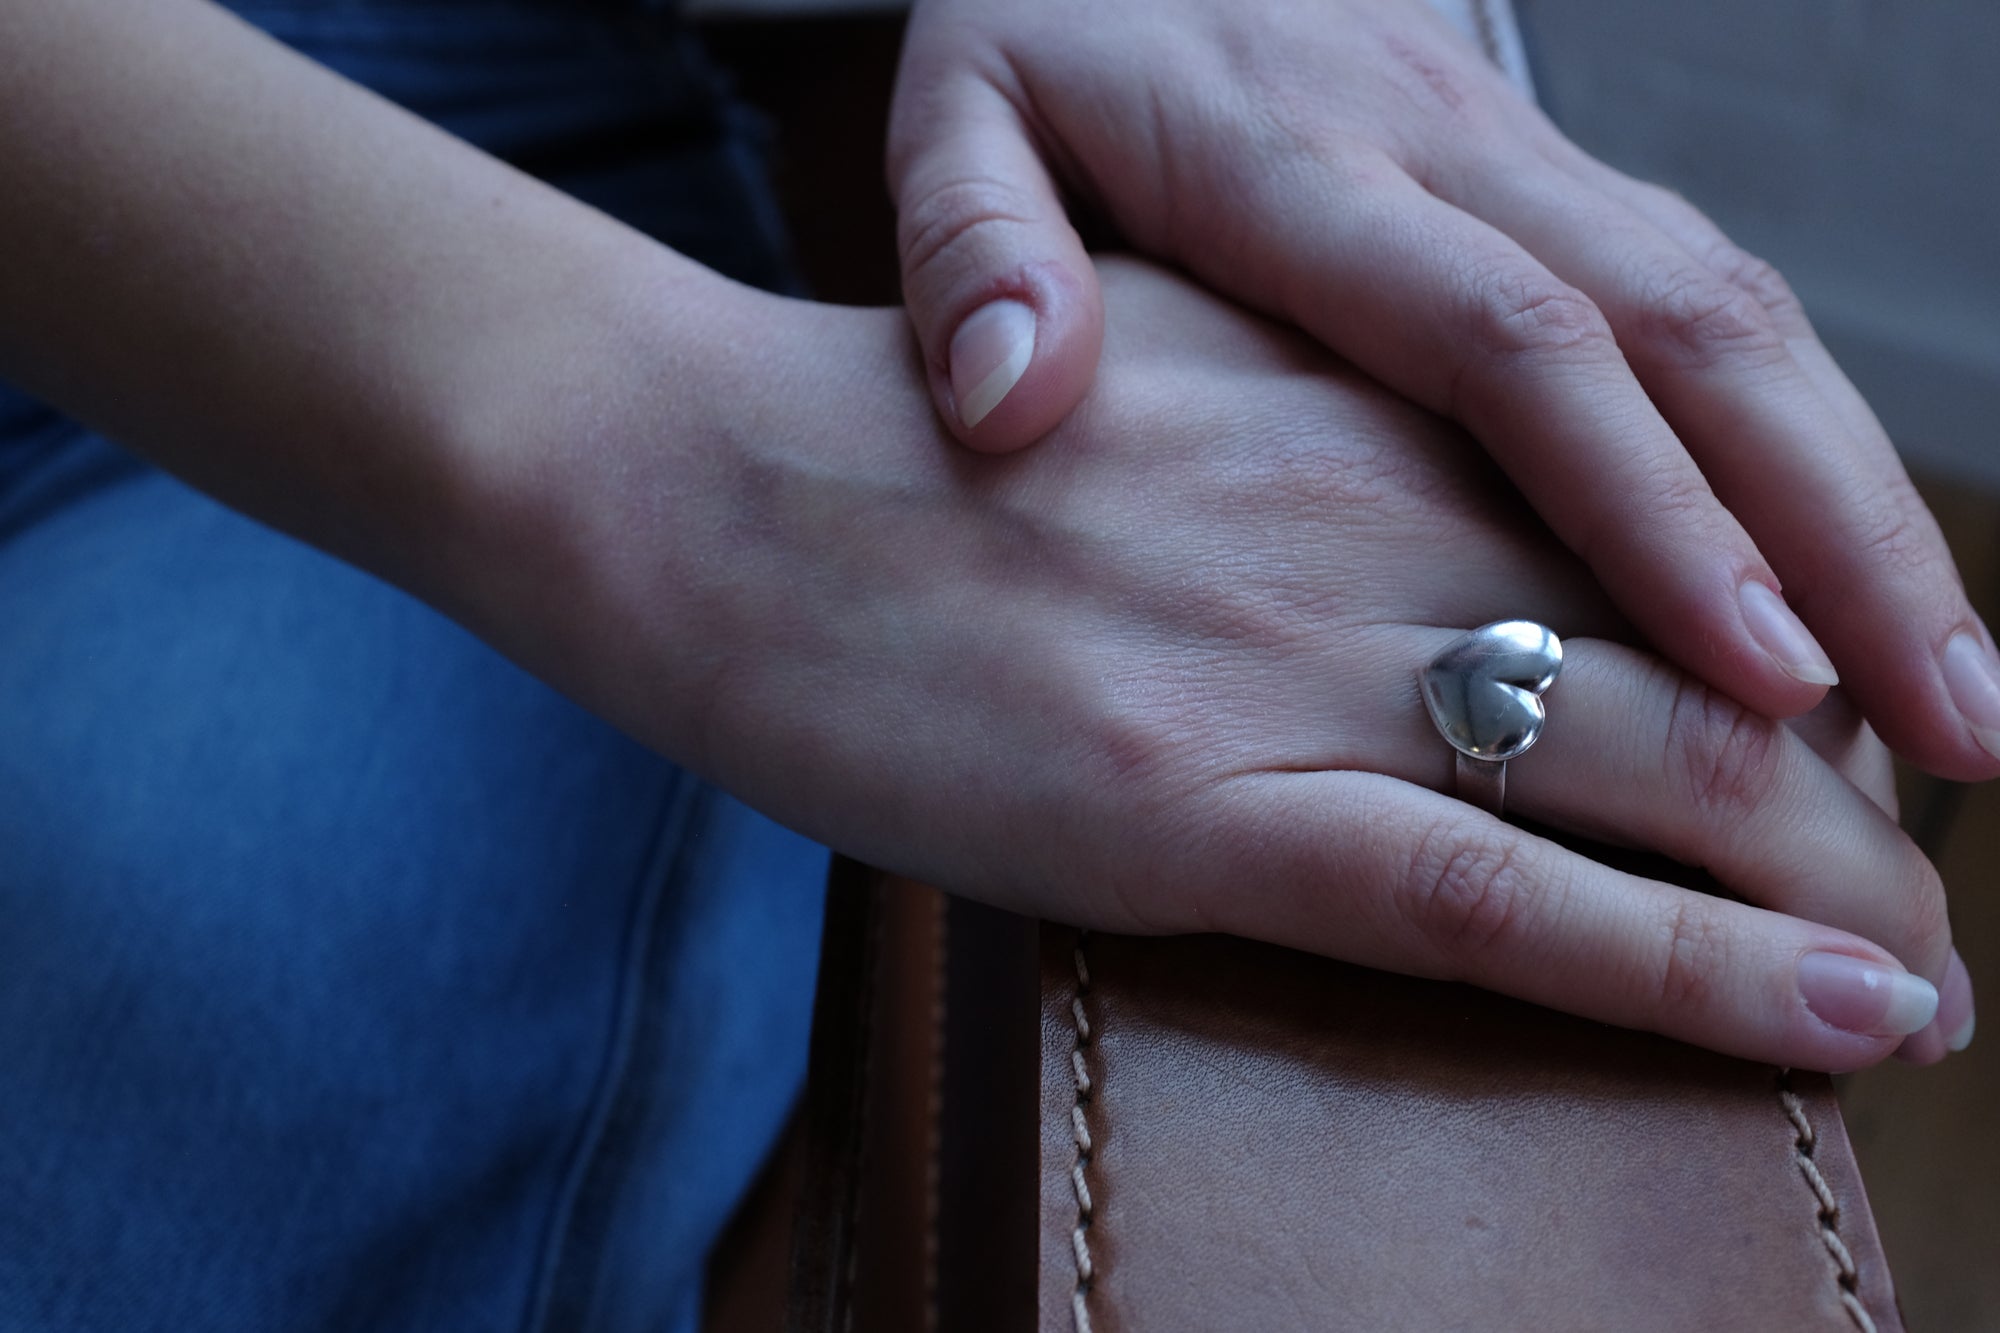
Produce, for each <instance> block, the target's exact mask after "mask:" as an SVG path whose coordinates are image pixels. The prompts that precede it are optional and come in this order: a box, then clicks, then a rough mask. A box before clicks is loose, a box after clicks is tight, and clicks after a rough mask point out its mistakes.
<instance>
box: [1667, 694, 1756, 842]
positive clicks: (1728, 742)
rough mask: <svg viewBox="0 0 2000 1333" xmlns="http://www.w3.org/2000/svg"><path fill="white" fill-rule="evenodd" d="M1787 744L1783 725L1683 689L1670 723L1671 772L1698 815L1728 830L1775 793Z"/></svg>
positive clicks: (1723, 700) (1717, 697)
mask: <svg viewBox="0 0 2000 1333" xmlns="http://www.w3.org/2000/svg"><path fill="white" fill-rule="evenodd" d="M1784 741H1785V737H1784V731H1783V728H1782V725H1781V724H1779V723H1777V722H1773V721H1771V720H1770V719H1769V718H1765V717H1760V716H1759V715H1758V714H1756V713H1753V712H1751V711H1750V710H1749V709H1747V708H1745V707H1743V705H1741V704H1739V703H1737V702H1736V701H1735V700H1733V699H1730V698H1727V697H1725V696H1724V695H1721V694H1718V693H1716V692H1715V691H1714V690H1712V689H1709V688H1708V687H1707V686H1704V685H1696V684H1688V685H1684V686H1682V688H1681V691H1680V694H1679V695H1678V696H1677V697H1676V698H1675V700H1674V708H1673V713H1672V714H1671V716H1670V717H1669V718H1668V721H1667V760H1668V770H1667V771H1669V772H1678V773H1679V774H1680V775H1681V778H1682V780H1683V783H1684V788H1685V791H1686V793H1687V797H1688V800H1689V801H1690V802H1691V803H1692V805H1693V807H1694V809H1695V811H1696V812H1697V813H1698V814H1699V815H1701V816H1702V817H1703V818H1705V819H1706V820H1708V821H1710V822H1712V823H1716V824H1719V825H1721V826H1723V827H1724V828H1727V827H1730V826H1733V825H1735V824H1737V823H1740V822H1741V821H1742V820H1743V819H1744V818H1745V817H1746V816H1748V815H1749V813H1750V812H1751V811H1753V810H1755V809H1756V808H1757V807H1758V805H1759V804H1760V803H1761V802H1762V801H1764V800H1765V799H1766V798H1767V797H1768V795H1769V794H1770V793H1771V792H1772V791H1773V790H1775V788H1776V784H1777V779H1778V776H1779V769H1780V767H1781V765H1782V764H1783V763H1784V755H1785V749H1784Z"/></svg>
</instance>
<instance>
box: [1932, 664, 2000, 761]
mask: <svg viewBox="0 0 2000 1333" xmlns="http://www.w3.org/2000/svg"><path fill="white" fill-rule="evenodd" d="M1944 687H1945V689H1947V690H1949V691H1951V702H1952V704H1953V705H1954V706H1955V707H1956V708H1957V709H1958V715H1959V716H1960V717H1962V718H1964V719H1965V725H1966V726H1968V727H1971V728H1972V734H1973V736H1974V737H1976V738H1977V739H1978V741H1979V744H1980V748H1982V749H1984V750H1985V751H1986V753H1988V754H1990V755H1992V756H1993V757H1994V758H1996V759H2000V662H1995V661H1994V660H1993V654H1991V653H1989V652H1987V651H1986V645H1985V644H1983V643H1981V642H1980V641H1979V637H1978V636H1977V635H1975V634H1972V633H1970V632H1966V633H1961V634H1954V635H1952V637H1951V642H1950V643H1948V644H1946V645H1945V646H1944Z"/></svg>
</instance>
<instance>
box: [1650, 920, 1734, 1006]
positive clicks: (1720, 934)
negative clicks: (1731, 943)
mask: <svg viewBox="0 0 2000 1333" xmlns="http://www.w3.org/2000/svg"><path fill="white" fill-rule="evenodd" d="M1727 941H1728V936H1727V932H1725V931H1724V929H1723V928H1722V925H1721V922H1719V921H1718V920H1717V919H1716V916H1715V914H1714V913H1713V912H1712V911H1710V910H1709V909H1708V907H1707V905H1706V904H1704V903H1702V902H1700V901H1699V900H1697V899H1694V898H1693V897H1692V896H1691V895H1690V896H1688V897H1685V898H1683V899H1682V901H1681V902H1680V903H1679V905H1678V906H1676V908H1675V909H1674V915H1673V919H1672V920H1671V921H1670V922H1669V923H1668V927H1667V932H1666V941H1665V945H1666V947H1665V949H1664V951H1663V952H1662V954H1661V957H1660V964H1659V976H1658V979H1657V986H1656V989H1655V994H1656V995H1657V996H1658V998H1659V1002H1660V1007H1661V1008H1662V1009H1663V1010H1672V1009H1680V1008H1686V1007H1689V1006H1699V1005H1700V1004H1701V1003H1702V1002H1703V1001H1704V1000H1705V999H1706V998H1707V997H1708V995H1709V994H1710V993H1711V992H1712V991H1713V990H1714V988H1715V979H1716V977H1717V976H1719V975H1720V974H1721V972H1722V969H1723V966H1724V963H1725V956H1726V954H1727V949H1728V943H1727Z"/></svg>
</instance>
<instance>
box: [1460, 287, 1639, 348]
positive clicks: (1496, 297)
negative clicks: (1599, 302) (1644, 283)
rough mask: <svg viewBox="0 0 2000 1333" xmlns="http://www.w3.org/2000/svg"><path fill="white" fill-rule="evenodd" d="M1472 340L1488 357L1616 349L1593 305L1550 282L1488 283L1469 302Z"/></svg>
mask: <svg viewBox="0 0 2000 1333" xmlns="http://www.w3.org/2000/svg"><path fill="white" fill-rule="evenodd" d="M1471 320H1472V324H1473V330H1472V332H1473V338H1474V342H1475V344H1476V345H1477V346H1479V347H1481V348H1483V349H1484V350H1485V351H1486V352H1487V353H1488V354H1489V355H1497V356H1501V357H1507V358H1512V357H1518V356H1537V355H1545V354H1548V353H1563V352H1569V351H1575V350H1579V349H1592V350H1597V349H1603V348H1608V347H1611V346H1613V345H1614V340H1613V338H1612V336H1611V326H1610V324H1609V323H1608V322H1606V320H1605V318H1604V314H1603V312H1602V311H1600V310H1598V308H1597V306H1596V304H1595V303H1593V302H1592V301H1591V299H1590V298H1589V297H1587V296H1585V295H1584V294H1583V293H1582V292H1580V291H1578V290H1576V289H1575V288H1574V287H1567V286H1564V285H1563V284H1562V283H1559V282H1556V281H1554V280H1552V279H1544V280H1537V279H1535V278H1513V279H1508V280H1503V281H1496V282H1491V283H1488V284H1487V285H1486V286H1485V287H1484V289H1483V290H1481V291H1480V292H1478V293H1477V294H1476V295H1475V297H1474V298H1473V301H1472V310H1471Z"/></svg>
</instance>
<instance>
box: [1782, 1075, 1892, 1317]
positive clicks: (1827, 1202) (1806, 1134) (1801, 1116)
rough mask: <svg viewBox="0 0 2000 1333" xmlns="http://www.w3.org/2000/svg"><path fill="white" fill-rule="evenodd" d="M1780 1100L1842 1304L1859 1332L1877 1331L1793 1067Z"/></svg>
mask: <svg viewBox="0 0 2000 1333" xmlns="http://www.w3.org/2000/svg"><path fill="white" fill-rule="evenodd" d="M1778 1102H1779V1104H1780V1105H1781V1106H1783V1107H1784V1108H1785V1118H1786V1119H1788V1120H1790V1121H1791V1122H1792V1131H1793V1138H1792V1160H1793V1161H1795V1162H1797V1163H1798V1167H1799V1174H1800V1175H1801V1176H1803V1177H1805V1182H1806V1185H1807V1186H1808V1187H1809V1188H1810V1189H1811V1190H1812V1194H1813V1200H1814V1202H1815V1203H1817V1204H1818V1205H1819V1218H1818V1221H1819V1238H1820V1241H1821V1242H1822V1243H1823V1244H1824V1245H1825V1246H1826V1252H1827V1254H1828V1255H1829V1256H1831V1257H1832V1259H1833V1268H1834V1285H1835V1287H1836V1288H1837V1289H1838V1295H1839V1298H1840V1304H1841V1307H1842V1308H1843V1309H1845V1310H1846V1311H1847V1317H1848V1318H1849V1319H1852V1320H1853V1321H1854V1327H1855V1328H1856V1329H1858V1330H1859V1333H1876V1329H1875V1319H1874V1317H1873V1316H1872V1315H1870V1314H1869V1313H1868V1309H1867V1307H1866V1306H1864V1305H1862V1303H1861V1295H1860V1286H1861V1274H1860V1271H1859V1270H1858V1269H1856V1268H1855V1266H1854V1255H1853V1252H1852V1251H1850V1250H1849V1249H1848V1248H1847V1242H1845V1241H1843V1240H1842V1239H1841V1238H1840V1230H1839V1228H1840V1201H1839V1200H1838V1199H1836V1198H1834V1197H1833V1188H1832V1187H1831V1186H1830V1185H1828V1184H1827V1183H1826V1177H1825V1175H1823V1174H1822V1173H1821V1172H1820V1169H1819V1163H1818V1162H1815V1161H1814V1160H1813V1149H1814V1148H1816V1147H1817V1146H1818V1144H1819V1136H1818V1135H1816V1134H1814V1133H1813V1127H1812V1121H1811V1120H1810V1119H1809V1118H1807V1116H1806V1104H1805V1102H1804V1101H1802V1100H1801V1099H1800V1097H1799V1095H1798V1093H1796V1092H1794V1091H1792V1071H1791V1070H1789V1069H1780V1070H1779V1071H1778Z"/></svg>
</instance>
